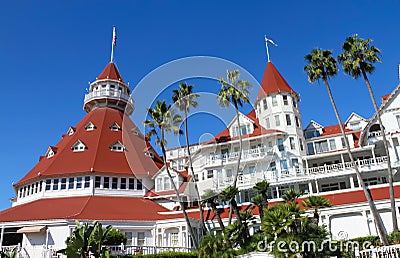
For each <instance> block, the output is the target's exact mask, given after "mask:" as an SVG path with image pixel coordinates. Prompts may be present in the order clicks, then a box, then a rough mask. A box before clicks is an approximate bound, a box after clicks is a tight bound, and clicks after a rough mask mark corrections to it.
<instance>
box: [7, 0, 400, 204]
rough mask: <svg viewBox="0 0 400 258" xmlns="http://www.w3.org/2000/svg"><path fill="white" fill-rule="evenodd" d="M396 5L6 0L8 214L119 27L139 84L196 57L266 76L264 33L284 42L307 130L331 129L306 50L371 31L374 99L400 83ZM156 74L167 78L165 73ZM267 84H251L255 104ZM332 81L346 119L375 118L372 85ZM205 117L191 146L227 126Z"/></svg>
mask: <svg viewBox="0 0 400 258" xmlns="http://www.w3.org/2000/svg"><path fill="white" fill-rule="evenodd" d="M399 11H400V1H394V0H392V1H391V0H385V1H372V0H364V1H361V0H356V1H344V0H339V1H196V2H195V1H193V2H191V1H134V0H130V1H124V0H121V1H25V0H22V1H6V2H3V3H2V7H1V10H0V12H1V15H0V26H1V30H0V31H1V33H2V38H1V40H0V51H1V52H0V56H1V59H2V60H1V62H0V71H1V72H0V75H1V82H2V87H1V88H2V101H1V102H0V110H2V126H1V127H0V137H1V143H2V144H3V148H1V150H0V164H1V166H0V171H1V172H0V173H1V175H2V178H1V180H0V190H1V191H0V210H2V209H5V208H8V207H9V206H10V202H9V200H8V199H9V198H10V197H13V196H14V195H15V194H14V191H13V188H12V183H13V182H17V181H18V180H19V179H20V178H21V177H22V176H23V175H24V174H25V173H27V172H28V171H29V170H30V169H31V168H32V167H33V166H34V165H35V163H36V162H37V161H38V159H39V156H40V155H43V154H44V153H45V151H46V149H47V147H48V146H49V145H55V144H56V143H57V142H58V141H59V140H60V139H61V135H62V134H63V133H65V132H66V131H67V129H68V127H69V126H70V125H75V124H77V123H78V122H79V121H80V119H82V118H83V116H84V115H85V112H84V111H83V110H82V105H83V96H84V94H85V89H86V88H87V87H88V82H89V81H93V80H94V79H95V78H96V76H98V75H99V73H100V72H101V71H102V69H103V68H104V66H105V65H106V64H107V63H108V62H109V58H110V57H109V55H110V43H111V30H112V26H113V25H116V26H117V35H118V40H117V47H116V53H115V62H116V63H117V65H118V67H119V70H120V72H121V74H122V76H123V78H124V80H125V81H126V82H129V83H130V86H131V87H132V88H135V86H136V85H138V84H139V85H141V84H140V83H139V82H143V78H145V77H146V75H148V74H149V73H151V72H152V71H154V70H157V68H158V67H160V66H162V65H164V64H166V63H168V62H171V61H174V60H177V59H180V58H185V57H191V56H210V57H217V58H220V59H223V60H227V61H229V62H231V63H233V64H235V65H232V67H237V66H240V67H241V68H243V70H241V71H243V74H244V78H250V77H251V76H254V78H255V80H257V81H260V80H261V78H262V76H263V72H264V69H265V65H266V54H265V45H264V39H263V37H264V34H267V35H268V37H270V38H272V39H273V40H274V41H275V42H276V43H277V44H278V45H279V46H278V47H273V46H271V47H270V54H271V61H272V62H273V63H274V64H275V66H276V67H277V68H278V70H279V71H280V72H281V73H282V75H283V76H284V77H285V78H286V80H287V81H288V82H289V84H290V85H291V86H292V88H293V89H295V90H296V91H297V92H299V93H300V97H301V102H300V109H301V112H302V119H303V125H304V126H305V125H307V124H308V122H309V121H310V120H311V119H314V120H315V121H317V122H319V123H320V124H323V125H330V124H335V118H334V114H333V112H332V109H331V106H330V103H329V99H328V96H327V94H326V90H325V88H324V85H322V84H321V85H319V84H318V83H316V84H314V85H311V84H309V83H308V81H307V78H306V74H305V72H303V66H304V64H305V63H304V56H305V55H306V54H308V53H309V52H310V51H311V49H313V48H315V47H320V48H324V49H331V50H333V51H334V55H335V56H336V55H338V54H339V53H340V46H341V43H342V42H343V41H344V39H345V38H346V37H347V36H350V35H352V34H354V33H358V34H359V35H360V37H363V38H372V39H374V42H373V43H374V45H376V46H377V47H379V48H380V49H381V51H382V60H383V62H382V63H381V64H377V65H376V68H377V69H376V72H375V73H374V74H373V75H372V76H371V77H370V80H371V83H372V86H373V88H374V90H375V93H376V96H382V95H385V94H387V93H390V92H391V91H392V90H393V89H394V88H395V87H396V86H397V84H398V70H397V66H398V63H399V62H400V53H399V52H400V47H399V42H400V36H399V33H398V30H399V25H400V22H399V19H398V13H399ZM185 68H186V69H188V70H191V66H186V67H185ZM226 68H230V65H228V63H227V67H223V66H218V67H217V66H216V67H215V69H214V70H213V73H214V74H215V75H218V74H219V75H224V74H225V70H226ZM180 72H181V71H180ZM177 73H178V72H177ZM178 74H179V73H178ZM250 75H251V76H250ZM247 76H249V77H247ZM158 79H159V81H160V82H161V84H162V81H163V80H162V79H163V78H162V77H158ZM175 79H176V78H175ZM178 79H179V78H178ZM188 80H189V79H188ZM189 81H190V82H192V83H194V84H195V85H196V88H197V89H199V90H201V91H204V92H207V93H209V94H211V95H212V93H213V92H214V93H215V92H216V91H217V90H218V88H219V85H218V84H217V83H216V82H215V81H214V80H210V79H190V80H189ZM169 83H171V81H168V82H166V83H165V84H166V85H162V86H159V85H158V86H156V85H154V86H153V85H151V84H147V85H146V87H147V88H145V89H146V90H145V91H144V92H147V93H154V94H155V95H154V94H153V95H151V94H150V95H139V92H140V91H137V93H138V96H135V95H133V98H134V99H135V101H136V102H137V105H139V103H140V100H141V99H148V98H151V99H152V100H153V99H154V98H156V97H157V96H158V89H160V88H159V87H167V86H168V85H169ZM140 87H142V86H140ZM153 87H154V88H153ZM258 87H259V86H257V85H255V84H254V88H253V92H252V94H253V95H252V99H254V98H255V96H254V95H256V94H257V91H258ZM331 87H332V91H333V94H334V97H335V98H336V101H337V105H338V108H339V109H340V113H341V115H342V118H343V120H346V119H347V117H348V116H349V115H350V114H351V112H353V111H354V112H356V113H358V114H360V115H362V116H364V117H366V118H369V117H370V116H371V115H372V114H373V109H372V105H371V103H370V100H369V97H368V92H367V90H366V88H365V85H364V81H362V80H359V81H355V80H353V79H351V78H350V77H348V76H345V75H344V74H343V72H342V71H340V72H339V74H338V76H336V77H335V78H332V80H331ZM155 89H157V90H155ZM133 92H134V93H135V90H134V91H133ZM166 95H168V94H166ZM162 96H163V95H162ZM204 99H205V100H204V101H203V103H206V104H207V103H209V104H210V105H214V104H215V103H214V101H213V100H212V99H213V97H210V98H209V99H208V98H206V97H205V98H204ZM138 101H139V103H138ZM203 105H204V104H203ZM250 108H251V107H249V106H248V107H246V108H245V109H244V110H243V112H245V111H248V110H249V109H250ZM137 110H138V109H137ZM215 112H225V111H215ZM203 115H204V114H203ZM134 118H135V117H134ZM201 118H202V116H201V115H198V116H194V117H193V119H192V120H191V122H192V124H193V127H194V128H193V133H192V136H193V137H192V142H196V141H198V139H199V138H201V135H202V134H203V133H205V132H207V133H210V134H215V133H218V132H219V131H220V130H221V128H222V127H223V124H224V123H223V122H221V123H220V122H216V121H217V120H218V119H217V120H216V121H213V120H208V124H207V126H204V124H205V123H204V122H203V121H204V119H201ZM138 119H140V118H138ZM134 122H135V123H136V124H141V122H142V121H136V120H135V119H134Z"/></svg>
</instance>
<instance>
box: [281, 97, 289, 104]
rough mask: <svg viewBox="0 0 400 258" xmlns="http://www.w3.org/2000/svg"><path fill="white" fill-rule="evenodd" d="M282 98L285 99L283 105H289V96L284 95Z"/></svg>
mask: <svg viewBox="0 0 400 258" xmlns="http://www.w3.org/2000/svg"><path fill="white" fill-rule="evenodd" d="M282 97H283V105H285V106H287V105H289V102H288V97H287V95H283V96H282Z"/></svg>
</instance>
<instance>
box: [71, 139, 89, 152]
mask: <svg viewBox="0 0 400 258" xmlns="http://www.w3.org/2000/svg"><path fill="white" fill-rule="evenodd" d="M71 149H72V151H74V152H78V151H84V150H85V149H86V146H85V144H83V142H81V141H80V140H77V141H76V142H75V143H74V145H72V147H71Z"/></svg>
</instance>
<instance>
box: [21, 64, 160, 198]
mask: <svg viewBox="0 0 400 258" xmlns="http://www.w3.org/2000/svg"><path fill="white" fill-rule="evenodd" d="M129 93H130V88H129V86H128V85H127V84H126V83H125V82H124V80H123V79H122V77H121V75H120V73H119V71H118V69H117V67H116V65H115V63H113V62H110V63H108V64H107V66H106V67H105V68H104V70H103V71H102V72H101V73H100V75H99V76H98V77H97V78H96V80H95V81H94V82H93V83H91V84H90V90H89V93H88V94H86V95H85V100H84V109H85V110H86V112H88V114H87V115H86V116H85V117H84V118H83V119H82V120H81V121H80V122H79V123H78V124H77V125H76V126H70V127H69V129H68V131H67V132H66V134H64V135H63V136H62V139H61V140H60V141H59V142H58V143H57V144H56V145H55V146H50V147H49V148H48V149H47V151H46V152H45V153H44V156H42V157H40V159H39V162H38V163H37V164H36V166H34V167H33V168H32V169H31V171H29V172H28V173H27V174H26V175H25V176H24V177H23V178H22V179H21V180H20V181H19V182H17V183H16V184H15V185H14V188H15V191H16V193H17V196H16V198H14V200H13V206H18V205H21V204H27V203H30V202H33V201H39V200H43V198H60V197H68V198H74V196H125V197H127V196H130V197H143V196H144V195H145V194H146V192H147V190H149V189H151V188H152V187H153V186H154V182H153V180H152V179H151V177H152V176H153V175H154V174H155V173H156V172H157V171H158V170H159V168H160V167H161V166H162V160H161V158H160V157H159V156H158V154H157V153H156V152H155V151H154V149H153V148H152V147H151V146H150V145H149V143H148V142H147V141H146V139H145V137H144V135H143V134H141V132H140V131H139V129H138V127H137V126H136V125H135V124H134V123H133V122H132V120H131V119H130V118H129V115H130V114H132V112H133V110H134V105H133V101H132V99H131V97H130V95H129Z"/></svg>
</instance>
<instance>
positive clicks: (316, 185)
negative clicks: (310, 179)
mask: <svg viewBox="0 0 400 258" xmlns="http://www.w3.org/2000/svg"><path fill="white" fill-rule="evenodd" d="M314 182H315V189H316V191H317V193H319V188H318V181H317V179H315V181H314Z"/></svg>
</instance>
